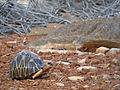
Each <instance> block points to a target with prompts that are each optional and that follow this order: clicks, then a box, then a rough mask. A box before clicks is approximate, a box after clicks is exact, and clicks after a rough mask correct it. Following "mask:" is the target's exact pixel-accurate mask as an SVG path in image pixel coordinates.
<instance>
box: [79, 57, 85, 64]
mask: <svg viewBox="0 0 120 90" xmlns="http://www.w3.org/2000/svg"><path fill="white" fill-rule="evenodd" d="M85 61H86V58H84V59H79V60H78V63H80V64H81V63H85Z"/></svg>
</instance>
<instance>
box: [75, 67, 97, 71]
mask: <svg viewBox="0 0 120 90" xmlns="http://www.w3.org/2000/svg"><path fill="white" fill-rule="evenodd" d="M82 69H93V70H96V69H97V68H96V67H92V66H81V67H79V68H77V70H78V71H82Z"/></svg>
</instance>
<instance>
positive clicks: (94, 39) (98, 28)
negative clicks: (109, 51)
mask: <svg viewBox="0 0 120 90" xmlns="http://www.w3.org/2000/svg"><path fill="white" fill-rule="evenodd" d="M28 46H29V47H31V48H37V49H62V48H65V49H72V50H73V49H81V48H84V47H86V48H95V47H96V48H97V47H100V46H105V47H109V48H113V47H114V48H120V16H115V17H112V18H101V19H95V20H86V21H84V22H74V23H72V24H69V25H64V26H62V27H59V28H57V29H56V30H54V31H53V32H52V33H50V34H48V35H47V36H45V37H43V38H40V39H39V40H37V41H35V42H33V43H31V44H29V45H28Z"/></svg>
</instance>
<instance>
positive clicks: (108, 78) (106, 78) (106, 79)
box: [103, 74, 111, 81]
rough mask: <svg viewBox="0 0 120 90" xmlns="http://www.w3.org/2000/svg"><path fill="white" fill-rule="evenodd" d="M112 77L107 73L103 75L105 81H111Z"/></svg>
mask: <svg viewBox="0 0 120 90" xmlns="http://www.w3.org/2000/svg"><path fill="white" fill-rule="evenodd" d="M110 79H111V76H110V75H107V74H105V75H103V80H104V81H109V80H110Z"/></svg>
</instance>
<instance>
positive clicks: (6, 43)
mask: <svg viewBox="0 0 120 90" xmlns="http://www.w3.org/2000/svg"><path fill="white" fill-rule="evenodd" d="M25 37H27V38H28V39H26V43H30V42H32V41H34V40H35V39H37V38H38V37H39V36H33V37H28V36H27V35H24V34H23V35H20V36H19V35H16V34H14V35H12V36H11V37H5V38H3V39H0V90H8V89H10V90H14V89H16V90H17V89H23V90H31V89H34V90H35V89H38V90H41V89H45V90H53V89H54V90H89V89H92V90H98V89H99V90H118V88H119V79H120V75H119V72H118V66H119V64H118V62H115V60H118V61H119V60H120V53H115V54H111V53H109V52H108V53H107V54H106V55H105V56H104V55H97V54H94V53H92V54H90V53H87V54H83V55H78V54H77V53H75V52H69V53H66V54H63V53H58V52H52V53H50V52H44V53H43V52H39V53H38V55H39V56H40V57H41V58H42V59H43V60H44V61H53V64H54V65H53V68H52V69H51V70H50V72H49V74H50V77H47V78H44V79H40V78H37V79H35V80H31V79H27V80H8V77H7V75H8V72H9V67H10V63H11V61H12V59H13V58H14V56H15V55H16V54H17V53H18V52H20V51H22V50H24V49H26V50H27V49H28V48H26V47H24V38H25ZM40 37H41V36H40ZM40 37H39V38H40ZM33 38H34V39H33ZM10 41H14V42H10ZM31 51H33V52H35V53H37V51H36V50H34V49H31ZM82 59H86V61H85V62H84V63H82V64H81V63H78V60H82ZM59 61H68V62H71V63H70V64H68V65H65V64H62V63H60V64H59V63H57V62H59ZM81 66H92V67H96V68H97V70H92V69H83V70H82V71H78V70H77V68H79V67H81ZM70 76H81V77H84V79H83V80H76V81H72V80H69V79H68V77H70ZM56 83H57V84H56ZM58 83H59V84H58Z"/></svg>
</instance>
